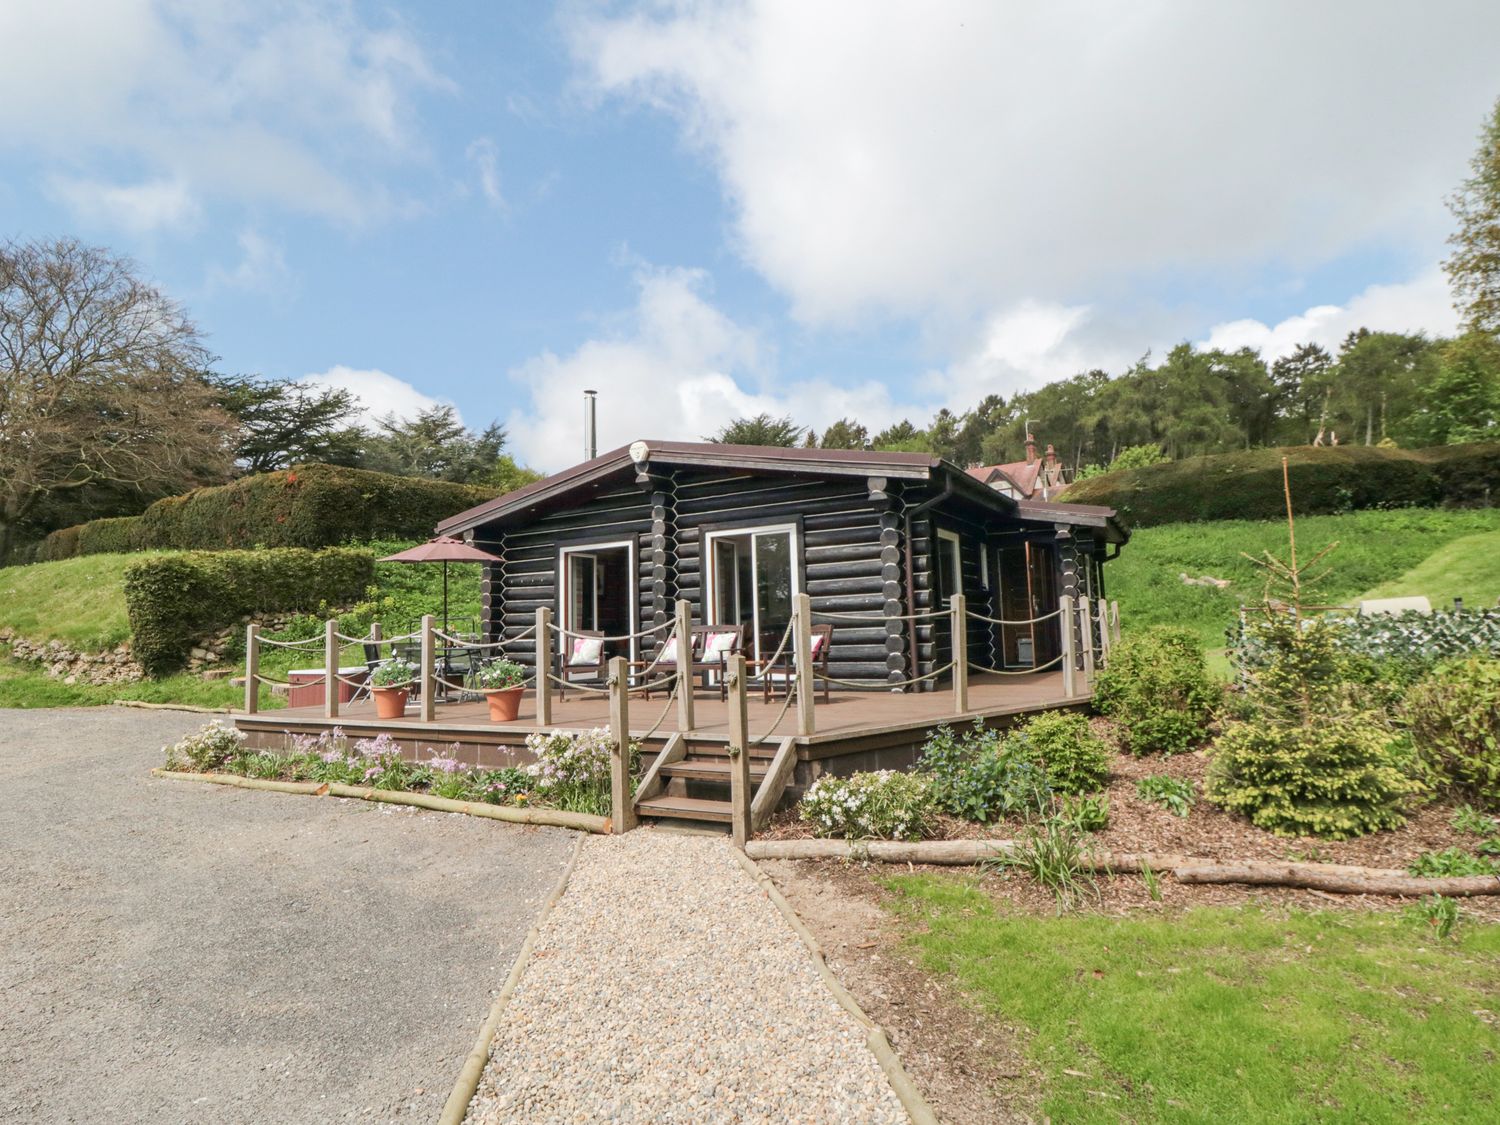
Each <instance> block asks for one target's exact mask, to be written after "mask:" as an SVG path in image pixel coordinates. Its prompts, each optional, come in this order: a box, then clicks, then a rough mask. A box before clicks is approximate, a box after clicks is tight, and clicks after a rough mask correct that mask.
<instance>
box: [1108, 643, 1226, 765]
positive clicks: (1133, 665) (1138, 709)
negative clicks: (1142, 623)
mask: <svg viewBox="0 0 1500 1125" xmlns="http://www.w3.org/2000/svg"><path fill="white" fill-rule="evenodd" d="M1221 694H1222V691H1221V689H1220V687H1219V685H1218V684H1217V683H1216V682H1215V681H1214V679H1213V677H1212V676H1210V675H1209V673H1208V666H1207V664H1206V663H1205V662H1204V660H1203V653H1202V651H1201V650H1200V649H1199V647H1198V643H1197V639H1196V638H1195V637H1194V636H1193V634H1192V633H1190V632H1188V631H1187V630H1185V629H1174V628H1169V627H1166V626H1156V627H1153V628H1151V629H1148V630H1146V631H1145V632H1143V633H1137V634H1135V635H1133V636H1128V637H1126V638H1125V639H1124V640H1123V641H1121V642H1120V644H1118V645H1116V646H1115V648H1114V649H1113V650H1112V651H1111V653H1110V658H1109V666H1108V667H1106V668H1105V669H1104V670H1103V671H1102V672H1100V673H1099V678H1098V680H1097V682H1096V685H1095V691H1094V699H1095V703H1096V705H1097V706H1098V708H1099V710H1100V711H1101V712H1103V713H1104V714H1106V715H1108V716H1110V717H1111V718H1113V719H1114V720H1115V721H1116V722H1117V723H1118V724H1119V726H1120V737H1121V741H1122V742H1123V743H1124V745H1125V748H1126V749H1128V750H1129V751H1130V752H1131V753H1133V754H1153V753H1161V754H1178V753H1181V752H1182V751H1184V750H1187V749H1190V748H1191V747H1192V746H1194V745H1195V744H1196V743H1198V742H1200V741H1202V739H1203V737H1204V734H1205V728H1206V727H1207V726H1208V721H1209V718H1210V717H1211V715H1212V712H1213V708H1214V706H1215V704H1216V703H1217V702H1218V700H1219V697H1220V695H1221Z"/></svg>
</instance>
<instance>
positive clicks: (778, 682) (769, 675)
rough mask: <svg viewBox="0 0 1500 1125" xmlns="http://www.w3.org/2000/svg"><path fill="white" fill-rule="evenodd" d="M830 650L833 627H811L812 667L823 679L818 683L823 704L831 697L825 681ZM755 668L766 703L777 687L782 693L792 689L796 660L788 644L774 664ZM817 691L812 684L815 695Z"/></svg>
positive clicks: (823, 625)
mask: <svg viewBox="0 0 1500 1125" xmlns="http://www.w3.org/2000/svg"><path fill="white" fill-rule="evenodd" d="M832 648H833V626H832V625H826V624H821V625H814V626H813V627H812V662H813V667H814V668H815V669H816V670H817V671H818V672H819V673H820V674H821V675H822V676H823V677H824V678H823V679H822V680H821V681H820V682H821V684H822V688H823V702H824V703H827V702H828V701H829V700H830V699H831V698H832V697H833V695H832V685H830V684H829V682H828V679H827V676H828V653H829V651H830V650H831V649H832ZM757 668H758V670H759V674H760V686H761V692H762V693H763V695H764V697H765V702H767V703H769V702H771V698H772V696H773V695H775V692H776V689H777V688H778V687H779V688H781V690H782V692H783V693H785V692H789V691H791V689H792V687H791V686H792V684H793V683H795V682H796V680H797V674H796V660H795V659H794V654H793V653H792V646H791V645H790V644H788V645H787V648H786V651H785V652H783V653H782V654H781V656H780V658H778V659H777V660H776V661H775V663H774V664H773V663H771V662H769V661H767V662H764V663H762V664H758V665H757ZM817 689H818V684H814V685H813V691H814V693H815V694H816V692H817Z"/></svg>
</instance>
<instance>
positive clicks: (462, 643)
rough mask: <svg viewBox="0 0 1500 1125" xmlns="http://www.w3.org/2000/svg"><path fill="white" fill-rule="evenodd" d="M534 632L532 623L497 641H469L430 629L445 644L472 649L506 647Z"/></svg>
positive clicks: (526, 638)
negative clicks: (521, 630) (522, 629)
mask: <svg viewBox="0 0 1500 1125" xmlns="http://www.w3.org/2000/svg"><path fill="white" fill-rule="evenodd" d="M535 633H536V626H535V625H532V626H531V627H530V628H528V629H526V630H524V631H523V632H520V633H517V634H516V635H515V636H514V637H501V638H500V639H499V640H498V641H471V640H467V639H465V638H463V637H455V636H452V635H451V634H448V633H445V632H443V631H442V630H441V629H434V630H433V631H432V635H433V637H435V638H436V639H437V640H440V641H443V642H445V643H446V644H449V645H452V646H453V647H454V648H472V649H490V648H506V647H508V646H509V645H513V644H516V643H518V642H520V641H526V640H530V639H531V637H532V635H533V634H535Z"/></svg>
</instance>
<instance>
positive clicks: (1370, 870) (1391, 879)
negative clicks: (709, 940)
mask: <svg viewBox="0 0 1500 1125" xmlns="http://www.w3.org/2000/svg"><path fill="white" fill-rule="evenodd" d="M1014 848H1015V841H1014V840H921V841H915V842H912V843H906V842H903V841H899V840H861V841H853V842H851V841H846V840H752V841H750V843H749V844H747V845H746V847H745V853H746V855H748V856H749V857H750V858H751V859H842V860H876V861H879V862H881V863H928V864H939V865H943V866H950V865H957V866H967V865H970V864H976V863H983V862H985V861H986V860H992V859H1000V858H1003V857H1005V856H1007V855H1009V854H1010V853H1011V852H1012V851H1013V850H1014ZM1091 866H1092V868H1093V870H1094V871H1096V872H1100V873H1103V874H1116V875H1126V874H1132V873H1137V872H1140V871H1141V870H1142V869H1143V868H1145V867H1147V866H1149V867H1150V868H1151V869H1152V870H1153V871H1156V872H1158V873H1161V874H1165V873H1167V872H1171V874H1172V877H1173V878H1174V879H1176V880H1177V881H1178V882H1179V883H1246V884H1249V885H1251V886H1264V887H1300V888H1303V889H1306V890H1316V891H1324V892H1328V893H1332V894H1353V895H1397V896H1401V897H1407V898H1411V897H1417V896H1420V895H1432V894H1438V895H1451V896H1454V897H1456V898H1467V897H1470V896H1473V895H1500V875H1469V876H1451V877H1446V878H1421V877H1418V876H1414V875H1408V874H1407V873H1406V872H1404V871H1399V870H1393V869H1391V868H1383V867H1351V866H1348V865H1345V864H1335V863H1292V862H1282V861H1269V860H1239V861H1232V862H1218V861H1215V860H1211V859H1199V858H1194V857H1193V856H1184V855H1176V854H1170V853H1165V852H1160V853H1157V852H1101V853H1097V854H1096V855H1094V856H1093V859H1092V865H1091Z"/></svg>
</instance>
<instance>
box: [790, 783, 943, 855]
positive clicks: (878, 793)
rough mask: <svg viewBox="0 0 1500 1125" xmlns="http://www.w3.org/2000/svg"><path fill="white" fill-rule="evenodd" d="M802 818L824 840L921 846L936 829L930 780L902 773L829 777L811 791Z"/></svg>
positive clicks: (805, 797)
mask: <svg viewBox="0 0 1500 1125" xmlns="http://www.w3.org/2000/svg"><path fill="white" fill-rule="evenodd" d="M797 811H798V815H800V816H801V817H802V819H803V820H805V821H807V823H809V824H811V825H812V826H813V831H815V832H816V833H817V834H818V835H819V836H842V837H844V838H845V839H846V840H866V839H873V840H920V839H921V838H922V837H923V836H925V835H926V834H927V832H928V831H929V830H930V828H931V821H932V812H933V801H932V791H931V787H930V784H929V782H928V780H927V778H925V777H923V776H922V775H921V774H917V773H905V772H902V771H900V770H880V771H878V772H875V773H856V774H854V775H853V776H851V777H834V776H833V775H831V774H829V775H825V776H823V777H820V778H818V780H817V781H815V782H813V783H812V785H810V786H809V787H808V790H807V792H806V794H804V795H803V797H802V802H801V804H800V805H799V806H798V810H797Z"/></svg>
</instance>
